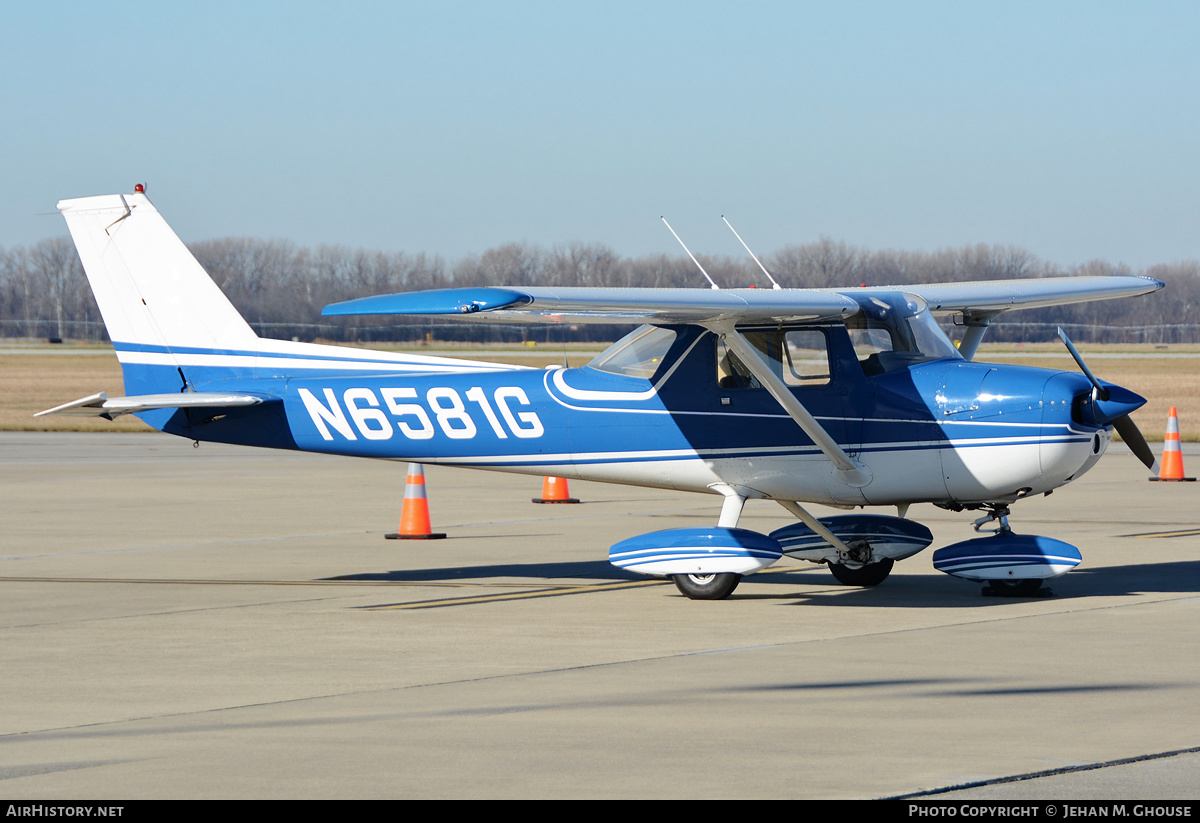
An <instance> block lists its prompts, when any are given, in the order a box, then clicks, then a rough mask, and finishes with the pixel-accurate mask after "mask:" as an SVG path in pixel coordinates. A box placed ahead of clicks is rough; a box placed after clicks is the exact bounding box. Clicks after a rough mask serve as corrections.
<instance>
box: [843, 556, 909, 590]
mask: <svg viewBox="0 0 1200 823" xmlns="http://www.w3.org/2000/svg"><path fill="white" fill-rule="evenodd" d="M894 565H896V561H895V560H893V559H892V558H890V557H885V558H883V559H882V560H880V561H879V562H878V563H868V564H866V565H865V566H859V567H858V568H857V569H852V568H850V567H849V566H843V565H842V564H840V563H830V564H829V570H830V571H831V572H833V576H834V577H836V578H837V579H838V582H839V583H841V584H842V585H844V586H878V585H879V584H880V583H882V582H883V581H885V580H887V577H888V575H889V574H891V573H892V566H894Z"/></svg>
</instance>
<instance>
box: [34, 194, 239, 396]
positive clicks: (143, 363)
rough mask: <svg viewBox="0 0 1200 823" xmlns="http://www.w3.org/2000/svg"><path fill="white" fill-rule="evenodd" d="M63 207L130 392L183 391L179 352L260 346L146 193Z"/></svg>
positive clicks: (77, 201) (80, 200)
mask: <svg viewBox="0 0 1200 823" xmlns="http://www.w3.org/2000/svg"><path fill="white" fill-rule="evenodd" d="M58 210H59V211H61V212H62V214H63V217H64V218H66V221H67V227H68V228H69V229H70V230H71V237H72V239H73V240H74V241H75V247H76V248H77V249H78V250H79V258H80V260H81V261H82V262H83V269H84V271H85V272H86V273H87V278H88V282H89V283H90V284H91V287H92V292H93V293H94V294H95V296H96V303H97V305H98V306H99V307H100V313H101V315H102V316H103V317H104V324H105V326H107V328H108V336H109V337H110V338H111V339H112V341H113V345H114V346H115V348H116V350H117V356H118V358H119V359H120V361H121V364H122V366H123V367H124V370H125V382H126V387H125V388H126V391H127V392H130V393H132V392H135V391H178V390H179V389H180V384H181V380H180V378H181V376H182V375H183V374H184V372H185V369H186V367H185V366H183V364H181V362H180V360H179V355H180V353H181V352H185V351H186V352H189V353H196V352H197V351H200V352H208V353H216V352H229V351H240V352H247V353H252V352H254V351H255V350H256V349H257V345H258V336H257V335H256V334H255V333H254V330H253V329H251V328H250V326H249V325H248V324H247V323H246V321H245V320H244V319H242V316H241V315H240V314H239V313H238V311H237V309H235V308H234V307H233V304H232V303H230V302H229V300H228V298H226V297H225V295H224V294H223V293H222V292H221V290H220V289H219V288H217V285H216V283H214V282H213V281H212V278H211V277H209V276H208V274H207V273H206V272H205V271H204V269H203V268H202V267H201V266H200V264H199V263H198V262H197V261H196V258H195V257H193V256H192V253H191V252H190V251H188V249H187V246H185V245H184V244H183V242H182V241H181V240H180V239H179V238H178V237H177V236H176V235H175V232H173V231H172V230H171V227H170V226H168V225H167V223H166V221H165V220H163V218H162V216H161V215H160V214H159V213H158V210H157V209H155V208H154V204H152V203H151V202H150V201H149V199H147V197H146V195H145V194H144V193H141V192H137V193H134V194H110V195H102V196H99V197H83V198H78V199H75V200H63V201H61V202H60V203H59V204H58ZM185 379H186V378H185ZM131 382H133V383H135V384H137V385H134V386H131V385H130V383H131Z"/></svg>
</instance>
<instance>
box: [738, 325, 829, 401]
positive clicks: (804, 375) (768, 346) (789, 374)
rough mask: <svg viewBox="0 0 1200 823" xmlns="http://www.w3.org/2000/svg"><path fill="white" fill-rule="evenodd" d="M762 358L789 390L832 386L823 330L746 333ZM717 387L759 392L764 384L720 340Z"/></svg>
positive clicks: (745, 335) (776, 330)
mask: <svg viewBox="0 0 1200 823" xmlns="http://www.w3.org/2000/svg"><path fill="white" fill-rule="evenodd" d="M742 335H743V336H744V337H745V338H746V340H747V341H749V343H750V345H752V346H754V348H755V349H757V350H758V356H759V358H760V359H761V360H762V361H763V363H765V364H766V365H767V367H768V368H769V369H770V370H771V371H772V372H773V373H774V374H775V376H776V377H778V378H780V379H781V380H783V382H784V383H785V384H786V385H788V386H824V385H827V384H828V383H829V347H828V344H827V342H826V338H825V333H824V332H823V331H822V330H821V329H794V330H791V331H784V330H783V329H772V330H770V331H743V332H742ZM717 385H718V386H720V387H721V388H723V389H760V388H762V384H761V383H760V382H759V380H758V378H757V377H755V376H754V375H753V374H751V373H750V370H749V369H748V368H746V366H745V364H744V363H742V362H741V360H739V359H738V356H737V355H736V354H734V353H733V351H732V350H731V349H730V348H729V347H728V346H726V345H725V341H723V340H721V339H719V338H718V339H717Z"/></svg>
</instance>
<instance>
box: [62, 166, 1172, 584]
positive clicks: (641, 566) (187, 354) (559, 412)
mask: <svg viewBox="0 0 1200 823" xmlns="http://www.w3.org/2000/svg"><path fill="white" fill-rule="evenodd" d="M58 208H59V210H60V211H61V212H62V214H63V216H64V217H65V218H66V221H67V225H68V227H69V229H70V232H71V235H72V237H73V239H74V241H75V244H76V247H77V248H78V250H79V256H80V259H81V260H82V262H83V267H84V270H85V272H86V273H87V277H88V280H89V282H90V284H91V287H92V290H93V292H94V293H95V296H96V302H97V304H98V305H99V308H100V311H101V313H102V315H103V318H104V322H105V324H106V326H107V329H108V334H109V336H110V338H111V339H112V342H113V346H114V348H115V349H116V354H117V358H118V359H119V360H120V362H121V367H122V370H123V374H124V380H125V392H126V396H123V397H108V396H107V395H106V394H104V393H99V394H95V395H92V396H90V397H85V398H82V399H80V400H76V401H74V402H71V403H66V404H64V405H62V406H59V407H57V408H54V409H49V410H47V411H45V412H42V413H41V414H90V415H100V416H103V417H108V418H110V419H111V418H112V417H115V416H117V415H121V414H135V415H137V416H138V417H139V418H141V419H142V420H144V421H145V422H146V423H148V424H150V425H151V426H153V427H154V428H156V429H160V430H161V431H164V432H168V433H170V434H175V435H179V436H181V437H186V438H189V439H191V440H195V441H212V442H220V443H236V444H242V445H247V446H263V447H268V448H280V449H300V450H304V451H314V452H325V453H330V454H343V455H357V456H361V457H374V458H384V459H390V460H404V461H413V462H418V463H437V464H442V465H449V466H464V467H470V468H476V469H489V470H493V471H504V472H518V473H523V474H531V475H555V476H559V477H566V478H580V479H586V480H598V481H603V482H608V483H623V484H629V485H634V486H648V487H654V488H667V489H680V490H686V491H694V492H702V493H709V494H717V495H721V496H722V497H723V505H722V507H721V512H720V516H719V518H718V519H717V523H716V524H715V525H714V526H712V527H709V528H682V529H668V530H666V531H661V532H654V533H652V534H646V535H640V536H636V537H631V538H630V539H628V540H624V541H622V542H620V543H617V544H616V545H615V546H613V547H611V549H610V553H609V558H610V560H611V562H612V563H614V564H615V565H617V566H619V567H621V568H624V569H629V570H632V571H635V572H640V573H643V574H649V575H658V576H670V577H671V578H673V579H674V581H675V584H676V585H677V586H678V588H679V589H680V591H681V592H683V594H685V595H686V596H688V597H690V598H693V599H720V598H724V597H726V596H728V595H729V593H730V592H732V591H733V589H734V587H736V586H737V584H738V582H739V581H740V580H741V578H742V576H743V575H746V574H750V573H752V572H755V571H758V570H760V569H763V568H765V567H767V566H769V565H771V564H772V563H774V562H776V561H777V560H779V559H780V558H781V557H782V556H783V555H788V556H790V557H794V558H800V559H804V560H809V561H813V562H816V563H825V564H828V566H829V568H830V570H831V571H832V572H833V574H834V576H835V577H836V578H837V579H838V580H840V581H841V582H843V583H846V584H849V585H859V586H873V585H876V584H878V583H880V582H882V581H883V580H884V579H885V578H886V577H887V576H888V574H889V573H890V572H891V570H892V566H893V563H894V562H895V561H897V560H901V559H904V558H906V557H909V556H912V555H913V554H915V553H917V552H919V551H921V550H922V549H924V548H925V547H927V546H928V545H929V544H930V543H931V542H932V541H933V536H932V534H931V533H930V531H929V530H928V529H927V528H926V527H924V526H922V525H921V524H920V523H917V522H915V521H912V520H909V519H907V518H906V517H905V515H906V513H907V511H908V508H909V506H910V505H911V504H913V503H933V504H934V505H936V506H939V507H941V508H944V509H949V510H952V511H963V510H973V511H979V512H982V513H983V516H982V517H980V519H979V520H977V521H976V523H975V528H976V530H977V531H982V530H983V527H984V526H986V525H988V524H989V523H991V524H994V529H993V533H992V534H991V535H990V536H985V537H978V538H974V539H971V540H966V541H963V542H961V543H957V544H954V545H952V546H946V547H943V548H940V549H938V550H937V551H936V552H935V553H934V556H933V563H934V566H935V567H936V568H938V569H940V570H941V571H944V572H947V573H949V574H952V575H956V576H959V577H963V578H966V579H969V580H978V581H984V582H986V583H988V585H989V587H990V589H991V590H992V591H995V592H998V593H999V592H1007V593H1017V594H1033V593H1035V592H1036V591H1037V590H1038V588H1039V587H1040V586H1041V585H1042V582H1043V581H1044V580H1046V579H1049V578H1053V577H1057V576H1058V575H1061V574H1064V573H1066V572H1067V571H1069V570H1070V569H1071V568H1073V567H1074V566H1075V565H1076V564H1078V563H1079V561H1080V554H1079V551H1078V550H1077V549H1076V548H1075V547H1073V546H1070V545H1069V544H1067V543H1064V542H1062V541H1058V540H1053V539H1050V538H1045V537H1038V536H1031V535H1021V534H1016V533H1014V532H1013V531H1012V529H1011V528H1010V527H1009V524H1008V515H1009V508H1010V506H1011V505H1012V504H1013V503H1015V502H1016V501H1019V500H1021V499H1023V498H1027V497H1031V496H1034V495H1043V494H1049V493H1050V492H1052V491H1054V489H1056V488H1058V487H1059V486H1062V485H1063V484H1065V483H1069V482H1070V481H1072V480H1074V479H1075V478H1077V477H1079V476H1080V475H1081V474H1083V473H1084V472H1086V471H1087V470H1088V469H1089V468H1091V467H1092V466H1093V465H1094V464H1095V462H1096V461H1097V460H1098V459H1099V458H1100V456H1101V455H1102V454H1103V453H1104V451H1105V448H1106V447H1107V446H1108V444H1109V441H1110V439H1111V437H1112V432H1113V429H1114V428H1115V429H1116V430H1117V431H1118V432H1119V433H1120V434H1121V435H1122V437H1123V438H1124V440H1125V442H1126V443H1128V444H1129V445H1130V446H1131V447H1132V449H1133V450H1134V452H1135V453H1136V454H1137V455H1138V456H1139V458H1140V459H1141V460H1142V461H1143V462H1144V463H1146V464H1147V465H1148V466H1151V467H1153V466H1154V464H1155V462H1156V461H1155V459H1154V456H1153V454H1152V453H1151V451H1150V449H1149V447H1148V446H1147V444H1146V441H1145V438H1143V437H1142V435H1141V434H1140V433H1139V432H1138V430H1137V427H1136V426H1135V425H1134V424H1133V422H1132V421H1131V420H1130V418H1129V414H1130V412H1132V411H1134V410H1136V409H1137V408H1139V407H1140V406H1141V405H1142V404H1143V403H1144V402H1145V401H1144V400H1143V399H1142V398H1141V397H1139V396H1138V395H1136V394H1134V393H1133V392H1131V391H1129V390H1127V389H1123V388H1121V387H1119V386H1115V385H1112V384H1109V383H1106V382H1104V381H1101V380H1099V379H1097V378H1095V377H1094V376H1093V375H1092V374H1091V372H1090V371H1088V370H1087V367H1086V366H1085V365H1084V363H1083V360H1082V359H1081V358H1080V357H1079V355H1078V352H1076V351H1075V349H1074V347H1073V346H1071V345H1070V341H1067V340H1066V337H1065V335H1064V337H1063V339H1064V342H1066V343H1067V346H1068V348H1069V349H1070V350H1071V352H1072V354H1073V356H1075V358H1076V360H1077V362H1078V363H1079V365H1080V367H1081V370H1082V371H1083V374H1079V373H1076V372H1062V371H1051V370H1046V369H1036V368H1026V367H1019V366H1009V365H992V364H986V363H976V362H973V359H972V358H973V356H974V354H975V351H976V348H977V346H978V345H979V342H980V340H981V339H982V337H983V335H984V332H985V330H986V328H987V326H988V323H989V321H990V320H991V319H992V318H994V317H995V316H996V315H998V314H1000V313H1001V312H1004V311H1009V310H1013V309H1021V308H1032V307H1039V306H1052V305H1060V304H1065V303H1076V302H1082V301H1086V300H1098V299H1107V298H1117V297H1129V296H1133V295H1140V294H1146V293H1148V292H1153V291H1156V290H1157V289H1160V288H1162V286H1163V284H1162V283H1160V282H1159V281H1157V280H1153V279H1150V278H1146V277H1064V278H1044V279H1035V280H1020V281H1014V280H1006V281H994V282H971V283H954V284H935V285H910V286H897V287H869V288H868V287H863V288H852V289H844V290H840V289H780V288H779V287H778V286H775V288H773V289H721V288H717V287H716V286H715V284H714V286H713V288H711V289H643V288H525V287H519V288H517V287H504V288H482V287H481V288H475V287H472V288H459V289H445V290H436V291H422V292H413V293H406V294H389V295H381V296H376V297H367V298H363V299H359V300H352V301H349V302H346V303H339V304H334V305H331V306H327V307H325V310H324V314H326V315H433V316H438V317H442V318H446V319H449V318H456V319H458V320H461V321H464V322H489V321H491V322H504V323H522V322H524V323H544V322H570V323H586V322H598V323H608V324H614V323H615V324H621V323H628V324H631V325H635V326H636V328H635V329H634V330H633V331H632V332H630V333H629V334H628V335H626V336H625V337H623V338H622V339H621V340H619V341H617V342H616V343H615V344H613V345H612V346H610V347H609V348H608V349H607V350H606V351H604V352H603V353H602V354H600V355H598V356H597V357H596V358H595V359H594V360H593V361H592V362H591V363H589V364H588V365H587V366H585V367H583V368H565V367H564V368H549V369H545V370H541V369H531V368H523V367H517V366H508V365H497V364H494V363H481V362H475V361H470V360H459V359H446V358H439V357H430V356H422V355H418V354H399V353H387V352H373V351H365V350H361V349H353V348H345V347H338V346H326V345H317V344H309V343H300V342H289V341H284V340H273V339H268V338H261V337H259V336H258V335H257V334H255V333H254V331H253V330H252V329H251V328H250V326H249V325H248V324H247V323H246V322H245V320H244V319H243V318H242V317H241V315H240V314H239V313H238V312H237V310H236V309H235V308H234V307H233V305H232V304H231V303H230V302H229V300H228V299H226V297H225V296H224V295H223V294H222V293H221V291H220V289H219V288H218V287H217V286H216V284H215V283H214V282H213V281H212V279H211V278H210V277H209V276H208V275H207V274H206V273H205V271H204V270H203V268H202V267H201V266H200V264H199V263H198V262H197V261H196V259H195V258H194V257H193V256H192V254H191V253H190V252H189V251H188V249H187V247H186V246H185V245H184V244H183V243H182V242H181V241H180V240H179V238H178V237H177V236H176V235H175V233H174V232H173V231H172V230H171V228H170V227H169V226H168V225H167V223H166V221H164V220H163V218H162V217H161V216H160V215H159V213H158V211H157V210H156V209H155V207H154V205H153V204H152V203H151V202H150V201H149V199H147V197H146V195H145V193H144V191H143V190H142V187H140V186H139V187H138V188H137V189H136V190H135V192H134V193H133V194H113V195H105V196H100V197H87V198H80V199H73V200H64V201H62V202H60V203H59V204H58ZM739 239H740V238H739ZM764 271H765V269H764ZM768 276H769V275H768ZM935 314H941V315H947V314H953V315H955V316H956V317H957V318H960V322H961V324H962V325H963V326H964V327H965V329H964V335H963V338H962V340H961V342H960V344H959V345H958V346H957V347H956V346H955V345H954V344H953V343H951V341H950V340H949V339H948V338H947V336H946V335H945V333H943V331H942V330H941V328H940V327H939V325H938V324H937V322H936V321H935V320H934V315H935ZM750 499H766V500H774V501H776V502H777V503H779V504H780V505H781V506H783V507H784V508H785V509H786V510H787V511H789V512H791V513H792V514H793V515H794V516H795V517H796V519H797V522H796V523H794V524H792V525H789V526H786V527H784V528H782V529H779V530H777V531H775V532H772V533H771V534H769V535H767V534H761V533H758V532H754V531H750V530H748V529H742V528H738V521H739V518H740V516H741V514H742V510H743V506H744V505H745V503H746V501H747V500H750ZM807 504H822V505H826V506H833V507H840V508H843V509H847V510H854V509H861V508H863V507H867V506H878V507H895V512H896V513H895V515H892V514H878V513H866V512H862V511H858V512H852V513H849V514H844V515H837V516H832V517H821V518H817V517H815V516H813V515H812V514H811V513H810V512H809V511H808V509H806V508H805V506H806V505H807Z"/></svg>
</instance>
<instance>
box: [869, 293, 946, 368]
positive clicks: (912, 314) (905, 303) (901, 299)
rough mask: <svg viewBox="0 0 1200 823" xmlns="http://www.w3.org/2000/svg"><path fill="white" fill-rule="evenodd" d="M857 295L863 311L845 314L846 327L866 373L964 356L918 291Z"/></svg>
mask: <svg viewBox="0 0 1200 823" xmlns="http://www.w3.org/2000/svg"><path fill="white" fill-rule="evenodd" d="M855 299H856V300H857V301H858V304H859V306H861V307H862V311H860V312H859V313H858V314H855V315H853V316H851V317H848V318H846V328H847V329H848V330H849V331H850V341H851V343H853V344H854V353H855V354H856V355H857V356H858V362H859V363H860V364H861V365H862V369H863V372H864V373H865V374H867V375H872V374H882V373H883V372H888V371H893V370H895V369H902V368H905V367H906V366H911V365H914V364H916V363H923V362H925V361H928V360H942V359H944V358H952V359H955V360H961V359H962V355H960V354H959V353H958V349H956V348H955V347H954V344H953V343H951V342H950V338H948V337H946V335H945V333H944V332H943V331H942V329H941V327H940V326H938V324H937V321H936V320H934V319H933V315H932V314H930V313H929V310H928V309H927V308H926V307H925V301H924V300H922V299H921V298H919V297H917V296H916V295H912V294H902V293H900V292H895V293H894V294H884V295H873V296H870V297H866V296H864V297H856V298H855Z"/></svg>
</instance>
